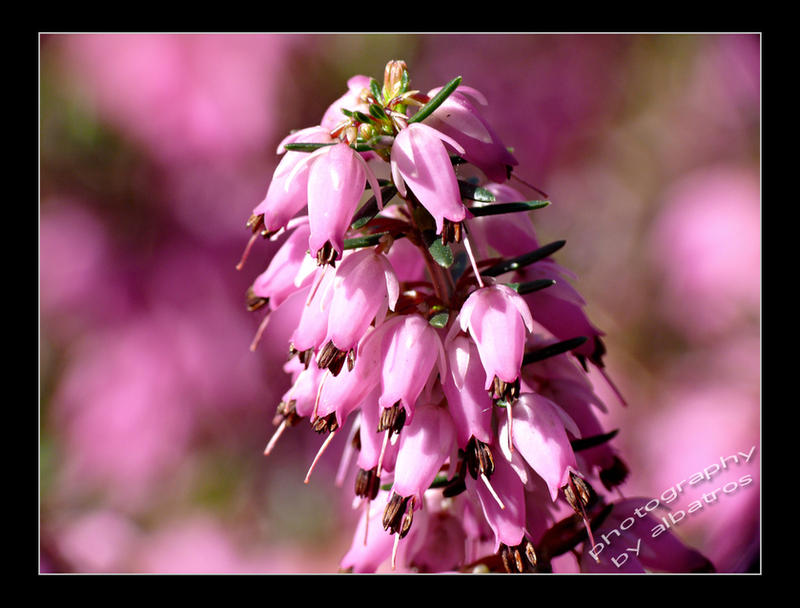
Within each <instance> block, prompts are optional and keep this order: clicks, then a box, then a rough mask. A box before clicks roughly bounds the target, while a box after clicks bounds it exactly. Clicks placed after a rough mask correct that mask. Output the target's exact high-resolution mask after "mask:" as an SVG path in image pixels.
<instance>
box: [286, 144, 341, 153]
mask: <svg viewBox="0 0 800 608" xmlns="http://www.w3.org/2000/svg"><path fill="white" fill-rule="evenodd" d="M335 145H336V144H335V143H330V144H312V143H293V144H284V146H283V147H284V148H286V149H287V150H291V151H293V152H314V151H315V150H319V149H320V148H323V147H325V146H335Z"/></svg>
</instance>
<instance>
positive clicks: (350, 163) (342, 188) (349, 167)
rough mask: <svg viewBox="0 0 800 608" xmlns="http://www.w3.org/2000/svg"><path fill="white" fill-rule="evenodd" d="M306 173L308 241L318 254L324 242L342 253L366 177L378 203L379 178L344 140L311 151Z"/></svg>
mask: <svg viewBox="0 0 800 608" xmlns="http://www.w3.org/2000/svg"><path fill="white" fill-rule="evenodd" d="M306 162H307V163H308V164H309V165H310V168H309V175H308V217H309V223H310V226H311V236H310V237H309V239H308V245H309V249H310V253H311V256H312V257H315V258H318V257H319V256H318V254H319V252H320V250H322V249H323V247H325V246H326V245H327V247H329V248H330V249H331V250H333V251H335V252H336V254H337V257H341V255H342V248H343V246H344V234H345V232H346V231H347V229H348V228H349V227H350V222H351V221H352V218H353V213H355V211H356V209H357V208H358V203H359V202H360V200H361V195H362V194H363V193H364V190H365V187H366V180H369V182H370V186H371V187H372V190H373V192H374V193H375V195H376V197H377V198H378V206H379V207H381V205H382V203H381V200H380V188H379V187H378V180H377V179H376V178H375V175H374V174H373V173H372V170H371V169H369V168H368V167H367V164H366V162H365V161H364V159H363V158H361V156H360V155H359V154H358V152H356V151H355V150H353V148H351V147H350V146H348V145H347V144H345V143H338V144H335V145H333V146H328V147H326V148H322V149H320V150H317V151H316V152H313V153H312V154H311V155H310V156H309V158H308V159H307V161H306Z"/></svg>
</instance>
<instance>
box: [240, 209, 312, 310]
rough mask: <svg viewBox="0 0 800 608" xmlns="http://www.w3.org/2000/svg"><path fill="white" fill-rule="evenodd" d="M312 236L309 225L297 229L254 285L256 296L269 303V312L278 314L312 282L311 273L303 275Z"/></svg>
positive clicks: (305, 224)
mask: <svg viewBox="0 0 800 608" xmlns="http://www.w3.org/2000/svg"><path fill="white" fill-rule="evenodd" d="M309 234H310V228H309V226H308V222H303V223H301V224H300V225H298V226H297V228H295V229H294V230H293V231H292V233H291V234H290V235H289V237H288V238H287V239H286V241H285V242H284V243H283V245H281V247H280V248H279V249H278V251H276V252H275V254H274V255H273V256H272V260H270V263H269V266H267V269H266V270H265V271H264V272H262V273H261V274H260V275H258V277H256V280H255V281H253V287H252V289H253V294H254V295H255V296H257V297H259V298H266V299H268V300H269V307H270V309H272V310H275V309H276V308H277V307H278V306H280V304H281V303H282V302H283V301H284V300H285V299H286V298H287V297H288V296H289V295H291V294H292V293H294V292H295V291H297V290H298V289H300V288H301V287H303V286H305V285H307V284H308V282H309V281H310V280H311V274H310V273H304V272H302V270H303V262H304V260H305V259H306V257H307V256H306V251H307V250H308V236H309Z"/></svg>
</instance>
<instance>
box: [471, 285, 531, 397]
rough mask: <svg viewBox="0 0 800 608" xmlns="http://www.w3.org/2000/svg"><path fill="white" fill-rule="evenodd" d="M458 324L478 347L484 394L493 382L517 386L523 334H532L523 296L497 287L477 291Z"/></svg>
mask: <svg viewBox="0 0 800 608" xmlns="http://www.w3.org/2000/svg"><path fill="white" fill-rule="evenodd" d="M458 322H459V325H460V327H461V329H462V331H468V332H469V334H470V336H472V339H473V340H474V341H475V344H476V345H477V347H478V354H479V356H480V358H481V362H482V363H483V368H484V370H485V371H486V382H485V388H486V390H489V389H490V388H491V387H492V383H493V382H494V379H495V378H498V379H499V380H501V381H502V382H505V383H507V384H512V383H514V382H516V381H517V379H518V378H519V374H520V369H521V367H522V357H523V355H524V354H525V340H526V337H527V333H526V330H527V332H532V331H533V318H532V317H531V311H530V309H529V308H528V305H527V304H526V303H525V300H523V299H522V296H520V295H519V294H518V293H517V292H515V291H514V290H513V289H511V288H510V287H507V286H505V285H499V284H498V285H490V286H488V287H483V288H480V289H476V290H475V291H473V292H472V293H471V294H470V295H469V297H468V298H467V300H466V301H465V302H464V305H463V306H462V307H461V312H459V314H458Z"/></svg>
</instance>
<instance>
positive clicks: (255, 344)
mask: <svg viewBox="0 0 800 608" xmlns="http://www.w3.org/2000/svg"><path fill="white" fill-rule="evenodd" d="M269 317H270V313H269V312H267V314H266V315H264V320H263V321H261V324H260V325H259V326H258V330H256V335H255V337H254V338H253V341H252V342H251V343H250V351H251V352H256V348H258V343H259V342H261V334H263V333H264V330H265V329H266V328H267V323H269Z"/></svg>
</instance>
